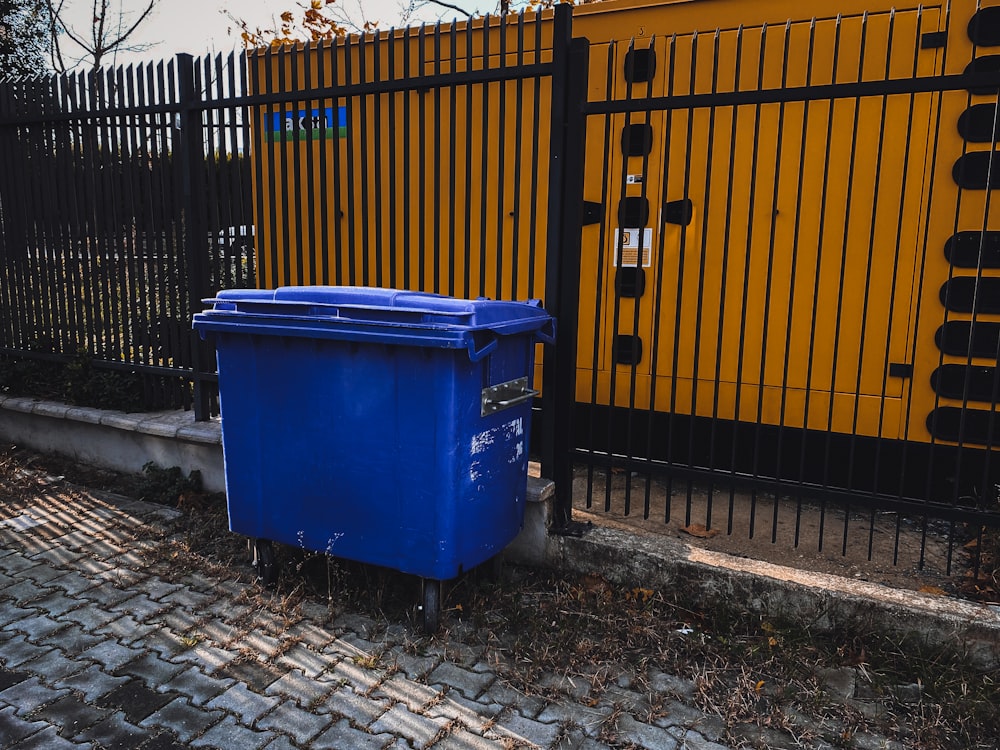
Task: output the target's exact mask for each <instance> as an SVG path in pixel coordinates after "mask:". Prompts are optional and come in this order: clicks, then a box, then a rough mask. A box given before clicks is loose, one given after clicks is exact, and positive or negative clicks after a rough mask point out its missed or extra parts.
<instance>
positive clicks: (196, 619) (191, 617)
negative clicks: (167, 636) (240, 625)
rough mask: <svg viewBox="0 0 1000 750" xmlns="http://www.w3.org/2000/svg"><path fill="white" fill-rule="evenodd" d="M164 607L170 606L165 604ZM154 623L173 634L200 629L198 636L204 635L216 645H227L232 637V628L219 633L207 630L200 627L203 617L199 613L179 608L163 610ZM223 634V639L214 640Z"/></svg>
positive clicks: (218, 631) (212, 629) (210, 629)
mask: <svg viewBox="0 0 1000 750" xmlns="http://www.w3.org/2000/svg"><path fill="white" fill-rule="evenodd" d="M166 606H170V605H169V604H167V605H166ZM155 619H156V622H157V623H161V624H162V625H165V626H166V627H168V628H169V629H170V630H172V631H174V632H175V633H187V632H188V631H190V630H192V629H194V628H196V627H201V628H202V629H201V630H200V631H199V635H204V636H207V637H209V638H211V639H212V640H213V641H216V642H217V643H227V642H228V641H230V640H231V639H232V637H233V634H234V630H233V629H232V628H227V629H226V630H225V631H220V630H219V629H216V628H211V627H209V628H208V629H207V630H206V629H205V628H204V627H203V626H202V621H203V620H204V616H203V615H201V614H200V613H195V612H190V611H188V610H186V609H183V608H181V607H173V608H171V609H166V610H163V611H162V612H161V613H160V614H158V615H157V616H156V618H155ZM222 632H225V636H224V637H220V638H216V637H215V636H216V634H221V633H222Z"/></svg>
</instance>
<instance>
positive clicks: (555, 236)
mask: <svg viewBox="0 0 1000 750" xmlns="http://www.w3.org/2000/svg"><path fill="white" fill-rule="evenodd" d="M552 35H553V36H552V60H553V74H552V125H551V130H550V133H551V147H550V150H549V154H550V157H549V158H550V160H549V185H550V186H551V187H550V192H549V211H548V215H549V216H550V217H557V218H558V221H552V222H551V223H550V224H549V227H548V231H547V236H546V246H547V250H546V270H545V287H546V289H545V298H546V300H547V306H548V308H549V310H551V311H552V312H553V313H554V314H555V315H556V317H557V319H558V322H559V325H560V334H559V340H558V344H556V345H555V346H552V345H549V346H547V347H546V351H545V360H544V365H543V374H542V380H543V383H544V393H545V394H546V395H545V398H544V406H543V408H544V413H543V419H542V436H543V439H542V473H543V475H544V476H547V477H550V478H552V479H553V481H554V482H555V485H556V504H555V508H554V511H553V516H554V517H553V523H554V524H555V525H556V526H557V527H558V526H560V525H565V524H567V523H569V521H570V520H571V517H572V509H573V456H572V453H573V448H574V437H573V412H574V409H575V405H576V403H575V402H576V331H577V319H578V311H579V295H580V233H581V227H582V218H583V217H582V214H581V208H582V205H583V157H584V145H585V143H586V118H585V117H584V116H583V106H584V104H585V103H586V100H587V88H586V76H581V75H573V72H574V71H581V70H589V64H588V60H587V55H588V44H587V41H586V40H585V39H573V38H572V16H571V14H570V8H569V7H568V6H565V5H560V6H558V7H557V8H556V9H555V13H554V17H553V21H552Z"/></svg>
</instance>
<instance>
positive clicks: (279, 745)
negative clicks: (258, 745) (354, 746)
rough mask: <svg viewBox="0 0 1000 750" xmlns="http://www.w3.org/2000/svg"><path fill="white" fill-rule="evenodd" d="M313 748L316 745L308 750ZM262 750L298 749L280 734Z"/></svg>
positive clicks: (313, 745)
mask: <svg viewBox="0 0 1000 750" xmlns="http://www.w3.org/2000/svg"><path fill="white" fill-rule="evenodd" d="M315 747H316V745H315V743H313V744H312V745H311V746H310V750H312V749H313V748H315ZM343 747H350V745H343ZM263 750H299V747H298V746H297V745H293V744H292V741H291V740H290V739H289V738H288V737H285V735H283V734H282V735H278V736H277V737H276V738H275V739H274V740H272V741H271V742H270V743H269V744H268V745H267V746H266V747H265V748H264V749H263Z"/></svg>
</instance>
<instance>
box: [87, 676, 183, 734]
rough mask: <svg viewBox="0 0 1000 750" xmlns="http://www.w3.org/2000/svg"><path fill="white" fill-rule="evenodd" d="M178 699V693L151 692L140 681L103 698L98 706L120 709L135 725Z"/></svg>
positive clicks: (130, 682) (129, 682)
mask: <svg viewBox="0 0 1000 750" xmlns="http://www.w3.org/2000/svg"><path fill="white" fill-rule="evenodd" d="M176 697H177V694H176V693H167V694H164V693H158V692H156V691H155V690H150V689H149V688H148V687H146V685H144V684H143V683H142V682H141V681H140V680H130V681H128V682H126V683H125V684H124V685H119V686H118V687H116V688H115V689H114V690H112V691H111V692H110V693H107V694H106V695H104V696H102V697H101V698H100V699H99V700H98V701H96V704H97V705H98V706H102V707H108V708H117V709H120V710H121V712H122V713H123V714H125V718H126V719H128V720H129V721H130V722H132V723H133V724H138V723H139V722H141V721H142V720H143V719H145V718H146V717H147V716H149V715H150V714H152V713H153V712H154V711H156V710H158V709H160V708H162V707H163V706H165V705H167V704H168V703H169V702H170V701H172V700H173V699H175V698H176Z"/></svg>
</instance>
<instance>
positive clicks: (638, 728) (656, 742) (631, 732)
mask: <svg viewBox="0 0 1000 750" xmlns="http://www.w3.org/2000/svg"><path fill="white" fill-rule="evenodd" d="M615 730H616V734H617V736H618V739H619V740H620V741H622V742H631V743H633V744H635V745H639V746H641V747H645V748H649V750H680V742H679V741H678V740H677V738H676V737H674V736H673V735H672V734H671V733H670V732H668V731H667V730H665V729H661V728H660V727H658V726H654V725H652V724H643V723H642V722H639V721H636V720H635V719H634V718H633V717H632V716H630V715H629V714H623V715H622V716H620V717H619V718H618V722H617V724H616V726H615Z"/></svg>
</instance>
